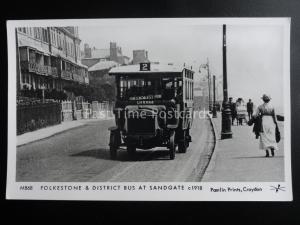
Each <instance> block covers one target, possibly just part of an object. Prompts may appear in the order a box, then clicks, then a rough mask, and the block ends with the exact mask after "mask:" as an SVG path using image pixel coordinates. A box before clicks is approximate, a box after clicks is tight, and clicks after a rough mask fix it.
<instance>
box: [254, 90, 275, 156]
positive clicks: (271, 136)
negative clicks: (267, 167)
mask: <svg viewBox="0 0 300 225" xmlns="http://www.w3.org/2000/svg"><path fill="white" fill-rule="evenodd" d="M262 100H263V101H264V103H263V104H262V105H260V106H258V107H257V109H256V112H255V114H254V115H253V116H254V117H255V118H256V117H258V116H260V117H261V120H262V121H261V122H262V123H261V129H260V141H259V148H260V149H261V150H265V151H266V157H269V156H270V154H269V151H271V155H272V156H274V154H275V153H274V151H275V150H277V149H278V147H277V142H276V133H275V132H276V131H275V130H276V125H277V120H276V115H275V110H274V107H272V106H271V105H270V103H269V102H270V100H271V97H270V96H269V95H266V94H264V95H263V96H262Z"/></svg>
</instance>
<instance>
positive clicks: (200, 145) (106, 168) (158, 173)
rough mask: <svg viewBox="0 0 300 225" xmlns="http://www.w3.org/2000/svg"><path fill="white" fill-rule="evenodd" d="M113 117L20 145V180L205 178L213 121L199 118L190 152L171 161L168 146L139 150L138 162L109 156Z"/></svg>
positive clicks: (122, 154)
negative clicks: (112, 158)
mask: <svg viewBox="0 0 300 225" xmlns="http://www.w3.org/2000/svg"><path fill="white" fill-rule="evenodd" d="M113 123H114V121H113V120H106V121H93V122H88V123H87V124H86V125H85V126H81V127H78V128H74V129H71V130H68V131H65V132H63V133H60V134H57V135H55V136H52V137H49V138H47V139H44V140H40V141H36V142H33V143H30V144H27V145H23V146H20V147H18V148H17V168H16V169H17V175H16V180H17V181H26V182H38V181H39V182H106V181H109V182H170V181H174V182H182V181H200V180H201V178H202V176H203V174H204V172H205V169H206V168H207V165H208V163H209V159H210V157H211V154H212V150H213V147H214V133H213V130H212V126H211V124H210V121H209V119H195V120H194V123H193V128H192V131H191V136H192V140H193V142H192V143H191V144H190V147H189V148H188V150H187V152H186V153H185V154H183V153H177V154H176V158H175V160H169V153H168V151H167V149H166V148H155V149H152V150H147V151H145V150H138V151H137V157H136V158H135V159H134V160H132V159H130V157H129V156H128V155H127V152H126V150H119V152H118V157H117V159H116V160H111V159H110V157H109V150H108V141H109V132H108V127H110V126H112V125H113Z"/></svg>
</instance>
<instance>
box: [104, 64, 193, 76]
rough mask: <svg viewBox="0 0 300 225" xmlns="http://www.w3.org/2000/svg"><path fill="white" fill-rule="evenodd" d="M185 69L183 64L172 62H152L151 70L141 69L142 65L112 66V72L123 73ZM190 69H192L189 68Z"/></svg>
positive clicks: (164, 71)
mask: <svg viewBox="0 0 300 225" xmlns="http://www.w3.org/2000/svg"><path fill="white" fill-rule="evenodd" d="M184 69H188V68H186V67H183V66H176V65H171V64H151V65H150V70H149V71H140V65H139V64H138V65H128V66H119V67H115V68H112V69H111V70H110V71H109V73H110V74H119V73H120V74H123V73H181V72H182V71H183V70H184ZM188 70H190V69H188Z"/></svg>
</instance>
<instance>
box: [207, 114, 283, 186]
mask: <svg viewBox="0 0 300 225" xmlns="http://www.w3.org/2000/svg"><path fill="white" fill-rule="evenodd" d="M211 120H212V123H213V127H214V130H215V136H216V145H215V149H214V153H213V156H212V158H211V160H210V164H209V166H208V168H207V169H206V172H205V174H204V177H203V178H202V180H201V181H204V182H231V181H232V182H261V181H264V182H269V181H270V182H274V181H284V148H283V140H284V137H283V134H284V133H283V122H278V125H279V129H280V133H281V141H280V142H279V143H278V147H279V150H278V151H275V157H269V158H266V157H265V151H262V150H260V149H259V139H255V135H254V133H253V132H252V128H253V127H252V126H251V127H250V126H248V125H243V126H236V125H234V126H231V130H232V132H233V138H232V139H224V140H221V114H220V113H218V115H217V118H211Z"/></svg>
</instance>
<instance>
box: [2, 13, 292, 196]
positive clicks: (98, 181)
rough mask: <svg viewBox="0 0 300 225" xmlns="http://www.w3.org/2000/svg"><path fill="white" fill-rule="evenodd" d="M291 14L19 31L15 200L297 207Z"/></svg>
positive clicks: (12, 24)
mask: <svg viewBox="0 0 300 225" xmlns="http://www.w3.org/2000/svg"><path fill="white" fill-rule="evenodd" d="M290 22H291V20H290V18H247V19H246V18H243V19H242V18H231V19H228V18H217V19H213V18H210V19H202V18H193V19H192V18H189V19H187V18H172V19H171V18H170V19H167V18H165V19H159V18H155V19H88V20H87V19H80V20H30V21H29V20H28V21H26V20H20V21H8V22H7V34H8V62H9V65H8V72H9V74H8V87H9V89H8V90H9V94H8V96H9V101H8V104H9V109H8V110H9V120H8V129H9V131H8V138H9V142H8V168H7V171H8V172H7V198H10V199H15V198H18V199H61V200H150V201H152V200H171V201H173V200H179V201H182V200H188V201H195V200H197V201H201V200H203V201H240V200H247V201H253V200H262V201H291V200H292V187H291V182H292V181H291V140H290V138H291V137H290V136H291V133H290V67H289V65H290V56H289V54H290Z"/></svg>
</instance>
